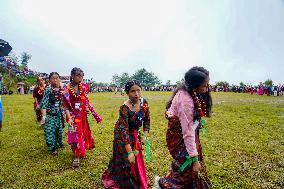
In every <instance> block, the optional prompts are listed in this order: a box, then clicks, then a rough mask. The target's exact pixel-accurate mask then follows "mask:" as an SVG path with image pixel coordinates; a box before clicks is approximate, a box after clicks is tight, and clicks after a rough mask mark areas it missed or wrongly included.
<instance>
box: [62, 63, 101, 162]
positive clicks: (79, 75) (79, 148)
mask: <svg viewBox="0 0 284 189" xmlns="http://www.w3.org/2000/svg"><path fill="white" fill-rule="evenodd" d="M83 77H84V72H83V71H82V70H81V69H80V68H76V67H75V68H73V69H72V70H71V82H70V83H69V84H68V85H67V87H66V89H65V91H64V107H65V108H66V116H67V122H68V123H69V125H70V126H71V127H69V128H68V144H70V145H71V148H72V151H73V154H74V159H73V162H72V166H73V167H79V163H80V158H84V157H85V153H86V149H87V150H90V149H93V148H94V147H95V142H94V138H93V136H92V131H91V129H90V125H89V122H88V114H89V113H91V114H92V115H93V116H94V118H95V119H96V121H97V123H101V121H102V117H101V116H100V115H99V114H98V113H97V112H96V110H95V108H94V107H93V106H92V105H91V104H90V102H89V98H88V92H89V87H88V85H87V84H85V83H83V82H82V80H83Z"/></svg>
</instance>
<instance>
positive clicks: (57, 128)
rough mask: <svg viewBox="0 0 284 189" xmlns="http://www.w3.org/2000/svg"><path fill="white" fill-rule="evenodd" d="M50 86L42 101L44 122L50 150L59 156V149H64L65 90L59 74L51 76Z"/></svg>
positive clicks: (53, 73)
mask: <svg viewBox="0 0 284 189" xmlns="http://www.w3.org/2000/svg"><path fill="white" fill-rule="evenodd" d="M49 80H50V85H49V86H47V87H46V88H45V90H44V94H43V98H42V101H41V111H42V121H41V124H42V125H44V133H45V139H46V144H47V147H48V150H49V151H50V152H51V154H52V155H57V154H58V148H61V147H63V144H62V133H63V127H64V122H63V95H62V92H63V88H64V86H63V85H62V83H61V82H60V78H59V74H58V73H57V72H51V73H50V74H49Z"/></svg>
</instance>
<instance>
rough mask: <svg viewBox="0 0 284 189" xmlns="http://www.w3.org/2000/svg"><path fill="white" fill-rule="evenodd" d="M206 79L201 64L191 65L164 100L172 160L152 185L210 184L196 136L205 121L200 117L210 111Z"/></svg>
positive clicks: (169, 187) (169, 188)
mask: <svg viewBox="0 0 284 189" xmlns="http://www.w3.org/2000/svg"><path fill="white" fill-rule="evenodd" d="M208 82H209V72H208V71H207V70H206V69H204V68H203V67H193V68H191V69H190V70H189V71H188V72H187V73H186V74H185V77H184V83H183V84H182V85H181V86H180V87H178V88H177V89H176V91H175V92H174V94H173V96H172V98H171V100H170V101H169V102H168V104H167V106H166V118H167V119H168V130H167V134H166V141H167V146H168V149H169V152H170V154H171V155H172V157H173V161H172V164H171V170H170V171H169V173H168V174H167V175H166V176H165V177H163V178H159V177H156V178H155V188H163V189H173V188H175V189H185V188H190V189H196V188H198V189H201V188H209V187H210V182H209V179H208V176H207V172H206V169H205V164H204V160H203V155H202V147H201V143H200V140H199V131H200V130H201V129H202V128H203V126H204V124H205V121H204V120H202V119H203V118H202V117H205V116H207V117H208V116H209V115H210V112H211V106H212V100H211V96H210V92H209V90H208ZM198 172H199V174H198Z"/></svg>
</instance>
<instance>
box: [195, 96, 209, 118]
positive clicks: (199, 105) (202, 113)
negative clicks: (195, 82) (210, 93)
mask: <svg viewBox="0 0 284 189" xmlns="http://www.w3.org/2000/svg"><path fill="white" fill-rule="evenodd" d="M192 96H193V98H194V100H195V102H196V104H197V109H198V112H199V115H200V117H206V115H207V114H206V103H205V101H204V99H203V98H201V103H200V100H199V98H198V97H197V96H196V94H195V93H193V95H192ZM202 106H203V107H202Z"/></svg>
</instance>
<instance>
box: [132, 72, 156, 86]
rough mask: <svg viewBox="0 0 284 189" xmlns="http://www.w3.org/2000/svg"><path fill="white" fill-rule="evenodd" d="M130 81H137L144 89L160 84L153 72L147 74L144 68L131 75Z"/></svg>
mask: <svg viewBox="0 0 284 189" xmlns="http://www.w3.org/2000/svg"><path fill="white" fill-rule="evenodd" d="M132 79H136V80H138V81H139V82H140V83H141V85H142V86H144V87H150V86H155V85H159V84H161V81H160V80H159V78H158V77H157V76H156V75H155V74H154V73H153V72H148V71H147V70H146V69H145V68H142V69H139V70H137V71H136V72H135V73H134V74H133V76H132Z"/></svg>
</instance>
